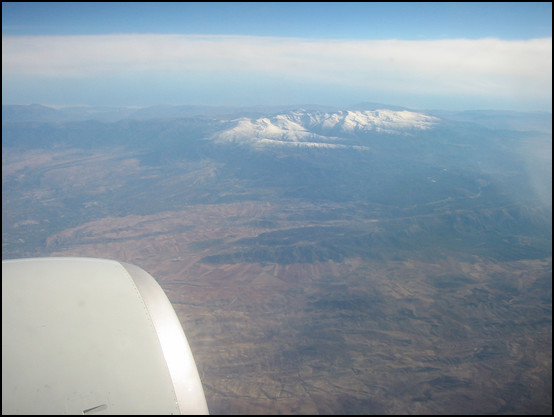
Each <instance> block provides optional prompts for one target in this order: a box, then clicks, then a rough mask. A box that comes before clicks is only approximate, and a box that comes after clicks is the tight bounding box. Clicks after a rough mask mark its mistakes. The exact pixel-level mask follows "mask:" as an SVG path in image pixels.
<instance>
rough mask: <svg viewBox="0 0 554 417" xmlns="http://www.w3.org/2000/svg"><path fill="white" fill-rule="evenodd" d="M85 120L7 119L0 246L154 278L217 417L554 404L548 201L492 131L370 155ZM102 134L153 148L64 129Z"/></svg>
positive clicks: (386, 145) (520, 408)
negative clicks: (249, 145) (272, 146)
mask: <svg viewBox="0 0 554 417" xmlns="http://www.w3.org/2000/svg"><path fill="white" fill-rule="evenodd" d="M82 123H83V124H85V126H82V125H80V124H78V123H74V124H71V123H67V124H64V123H61V124H58V125H37V126H35V127H34V128H32V127H31V128H29V126H25V127H24V128H23V127H21V126H20V125H7V124H6V126H4V123H3V137H8V139H10V138H11V139H10V140H9V141H8V142H7V143H3V152H2V184H3V187H2V206H3V207H2V247H3V249H2V252H3V253H2V255H3V259H9V258H16V257H30V256H91V257H101V258H109V259H117V260H121V261H125V262H130V263H133V264H136V265H138V266H140V267H142V268H143V269H145V270H146V271H148V272H149V273H150V274H152V276H154V277H155V278H156V279H157V280H158V282H159V283H160V285H161V286H162V288H163V289H164V290H165V291H166V293H167V295H168V297H169V299H170V301H171V302H172V304H173V306H174V308H175V310H176V311H177V314H178V316H179V318H180V320H181V322H182V324H183V327H184V329H185V333H186V335H187V338H188V341H189V343H190V345H191V349H192V351H193V355H194V357H195V359H196V362H197V366H198V370H199V372H200V377H201V379H202V382H203V385H204V390H205V394H206V398H207V402H208V407H209V409H210V412H211V413H213V414H458V413H460V414H514V413H515V414H550V413H551V411H552V321H551V319H552V311H551V307H552V257H551V254H552V249H551V206H550V208H549V209H548V208H547V209H546V210H545V209H543V208H540V207H539V206H538V203H536V202H535V201H532V202H529V201H528V200H526V199H527V196H528V195H530V193H531V191H529V190H527V189H523V188H521V189H518V190H519V191H518V194H519V196H520V198H517V199H513V198H512V197H511V193H510V192H509V191H507V190H508V188H506V184H513V186H520V185H521V184H522V181H523V180H522V179H521V176H520V175H519V174H518V173H517V172H515V171H514V169H515V170H516V171H517V170H518V169H520V167H519V166H518V165H514V164H513V161H512V160H503V159H502V158H503V157H504V156H506V155H508V154H507V153H502V152H503V151H502V152H500V151H499V152H497V148H496V147H495V146H497V145H498V143H496V144H494V143H493V144H491V143H488V144H487V145H484V148H485V150H486V152H481V150H479V152H478V153H479V156H478V157H474V156H475V154H473V153H468V154H462V151H460V149H463V152H466V151H467V152H469V151H468V149H469V150H471V149H475V148H476V147H477V146H481V145H480V142H479V141H477V140H473V139H472V138H471V137H470V138H469V139H468V138H467V134H466V133H464V135H466V136H464V135H460V136H459V137H455V139H453V142H455V143H453V144H451V143H450V142H448V143H447V142H444V143H443V142H440V141H439V140H438V139H434V138H441V137H442V136H441V135H442V134H443V133H440V134H436V136H432V137H431V136H429V137H425V138H423V139H421V143H424V142H425V141H426V140H431V139H432V140H435V142H433V143H434V145H437V143H440V144H442V145H441V146H436V147H434V148H433V149H432V151H433V155H439V156H440V157H436V158H435V157H431V156H429V155H430V152H431V151H430V150H429V148H424V150H422V151H421V153H420V154H418V155H419V156H418V155H415V156H414V155H413V154H412V153H411V152H412V151H413V150H414V149H420V147H421V143H420V142H417V140H419V139H417V138H416V139H414V140H412V141H406V140H404V138H397V139H398V141H399V142H398V143H403V144H404V143H405V144H406V145H402V146H407V147H408V148H407V149H404V150H403V148H401V147H400V148H399V147H398V146H400V145H398V143H396V144H394V146H393V144H392V142H391V141H392V139H390V140H389V139H388V137H387V138H386V139H387V140H384V139H382V137H381V136H377V137H375V138H373V140H374V142H371V143H370V144H369V146H370V147H371V148H372V151H371V153H370V152H366V153H361V152H360V153H354V151H352V154H350V153H346V151H344V152H345V153H343V154H341V157H340V158H337V159H333V158H335V156H334V155H335V154H331V153H330V151H319V150H318V151H315V150H314V151H311V150H310V151H302V152H298V153H296V154H295V155H294V156H293V157H290V156H289V155H288V154H287V153H286V152H285V151H282V150H279V151H272V152H270V153H263V152H261V151H260V150H254V151H252V150H245V149H244V148H242V147H240V146H239V147H230V148H226V149H225V150H223V151H220V150H218V149H219V148H218V147H216V146H215V145H213V144H207V145H206V144H204V142H200V141H197V142H194V143H195V144H194V146H192V145H191V146H190V147H185V148H184V149H183V148H182V147H180V146H181V145H176V143H177V144H179V143H180V142H178V140H181V139H182V137H183V135H182V131H183V129H184V130H187V129H189V128H190V125H191V123H189V122H187V123H188V124H186V123H185V125H186V126H185V127H184V128H183V127H182V124H181V122H179V121H173V122H167V123H168V125H169V126H170V128H167V129H166V128H165V127H164V128H163V129H162V128H160V126H164V124H163V123H162V122H156V123H154V122H152V124H148V123H147V122H142V123H143V124H139V126H138V127H136V126H134V125H133V123H137V124H138V122H128V124H127V125H125V124H124V123H127V122H122V123H119V124H117V123H115V124H109V123H105V124H98V125H95V124H91V123H89V122H82ZM172 123H173V124H172ZM175 123H176V124H175ZM195 123H196V122H195ZM198 123H200V122H198ZM91 126H92V127H91ZM194 126H196V125H194ZM147 128H148V129H149V130H148V129H147ZM212 128H213V127H210V128H209V129H212ZM33 129H34V130H33ZM133 129H138V130H136V131H135V130H133ZM159 129H162V130H159ZM195 129H196V130H195V131H203V130H202V129H204V130H209V129H208V128H204V127H200V128H199V127H197V126H196V127H195ZM85 130H86V131H87V132H88V133H86V132H85ZM91 130H92V132H93V133H94V134H97V135H100V136H101V135H104V136H102V137H111V136H110V135H113V136H116V135H123V134H124V135H126V136H125V137H126V138H128V137H138V134H137V133H136V132H137V131H140V132H144V131H148V132H149V133H148V135H151V137H155V138H158V140H159V142H156V143H158V145H156V146H159V147H156V146H154V145H151V144H149V145H144V143H142V145H141V146H136V147H130V146H129V145H128V143H127V142H124V143H115V144H112V143H109V144H106V143H101V144H100V145H98V144H97V145H95V146H92V145H91V144H90V143H88V142H87V145H86V146H85V145H82V146H81V145H79V146H77V145H76V142H75V141H74V139H71V138H70V139H67V138H68V137H70V136H71V134H70V133H68V132H69V131H73V132H75V133H74V134H75V136H76V137H77V136H79V137H80V138H87V137H89V136H90V137H93V136H94V135H93V133H90V131H91ZM112 130H113V131H115V133H114V132H112ZM100 131H101V132H102V133H99V132H100ZM187 131H188V130H187ZM122 132H123V133H122ZM480 134H481V135H484V133H480ZM17 135H19V136H17ZM148 135H147V134H146V133H145V134H144V137H148ZM487 135H492V136H493V137H496V136H494V135H493V134H491V133H490V132H487ZM19 137H21V138H23V137H25V138H32V139H33V140H31V139H28V140H26V141H22V142H21V143H17V140H15V139H13V138H19ZM168 137H169V138H171V140H170V141H169V142H167V141H166V142H163V141H164V140H166V139H167V138H168ZM483 137H484V136H483ZM487 137H488V136H487ZM518 137H519V136H518V135H515V134H514V135H513V136H512V137H511V138H512V139H513V140H515V139H517V138H518ZM44 138H50V139H49V140H50V141H51V142H49V145H48V146H43V145H41V144H40V143H39V144H37V143H38V142H40V141H39V139H44ZM60 138H62V139H60ZM175 138H178V139H175ZM429 138H431V139H429ZM514 138H515V139H514ZM83 140H84V139H83ZM126 140H127V139H126ZM137 140H138V139H137ZM394 140H396V139H394ZM400 140H402V141H403V142H400ZM440 140H442V139H440ZM72 141H73V142H72ZM437 141H438V142H437ZM106 142H109V140H107V139H106ZM52 143H54V144H55V143H58V146H55V145H53V144H52ZM168 143H169V145H168ZM425 143H427V142H425ZM162 145H163V148H162ZM462 145H463V146H462ZM498 146H500V145H498ZM506 146H508V145H506V142H502V146H500V148H499V149H501V150H505V148H506ZM391 149H394V150H395V152H397V154H396V155H395V156H394V158H393V157H390V159H388V160H383V159H379V158H380V157H381V156H383V155H385V154H386V153H387V152H388V151H389V150H391ZM404 151H405V152H404ZM312 152H313V153H312ZM348 152H351V151H348ZM418 152H419V151H418ZM366 154H367V155H366ZM360 155H361V156H360ZM492 155H494V156H492ZM346 156H352V158H353V159H352V161H353V162H350V161H349V160H346V159H344V158H346ZM489 157H490V158H489ZM479 158H482V159H479ZM495 158H496V159H495ZM450 160H452V161H456V162H455V163H454V162H452V164H453V165H448V164H450V162H448V161H450ZM409 161H415V162H409ZM445 161H446V162H445ZM484 161H487V162H490V161H493V162H494V163H493V164H490V163H489V164H488V165H487V164H485V163H484ZM357 164H358V165H357ZM443 164H444V165H443ZM464 164H465V165H464ZM326 167H328V168H329V170H330V171H329V170H327V168H326ZM514 167H515V168H514ZM550 170H551V166H550ZM279 173H280V174H281V175H280V177H279ZM385 189H387V190H388V194H383V192H382V190H385ZM525 201H527V202H525ZM545 213H546V215H545Z"/></svg>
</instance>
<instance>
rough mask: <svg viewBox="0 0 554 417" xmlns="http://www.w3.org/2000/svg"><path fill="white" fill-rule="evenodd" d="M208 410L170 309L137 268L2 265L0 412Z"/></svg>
mask: <svg viewBox="0 0 554 417" xmlns="http://www.w3.org/2000/svg"><path fill="white" fill-rule="evenodd" d="M93 413H102V414H207V413H208V407H207V404H206V399H205V396H204V391H203V389H202V383H201V381H200V378H199V375H198V371H197V369H196V364H195V362H194V358H193V356H192V353H191V350H190V347H189V344H188V342H187V339H186V336H185V333H184V332H183V329H182V327H181V324H180V322H179V319H178V318H177V315H176V314H175V311H174V309H173V307H172V306H171V304H170V302H169V300H168V299H167V297H166V295H165V293H164V291H163V290H162V288H161V287H160V286H159V285H158V283H157V282H156V281H155V280H154V278H152V276H150V275H149V274H148V273H147V272H145V271H144V270H143V269H141V268H139V267H137V266H135V265H131V264H127V263H123V262H116V261H111V260H105V259H94V258H31V259H16V260H8V261H2V414H93Z"/></svg>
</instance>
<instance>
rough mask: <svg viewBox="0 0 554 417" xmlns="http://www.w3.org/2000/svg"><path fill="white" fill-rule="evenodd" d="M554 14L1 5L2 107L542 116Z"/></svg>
mask: <svg viewBox="0 0 554 417" xmlns="http://www.w3.org/2000/svg"><path fill="white" fill-rule="evenodd" d="M551 90H552V4H551V3H326V2H321V3H114V2H112V3H31V4H29V3H9V2H8V3H2V103H3V104H30V103H42V104H50V105H125V106H147V105H156V104H211V105H238V106H242V105H254V104H306V103H319V104H330V105H345V106H347V105H349V104H354V103H357V102H363V101H372V102H384V103H388V104H397V105H404V106H408V107H412V108H420V109H424V108H443V109H479V108H496V109H510V110H546V111H551V108H552V105H551V101H552V95H551Z"/></svg>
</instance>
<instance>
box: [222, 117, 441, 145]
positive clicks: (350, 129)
mask: <svg viewBox="0 0 554 417" xmlns="http://www.w3.org/2000/svg"><path fill="white" fill-rule="evenodd" d="M438 121H439V119H438V118H437V117H434V116H429V115H426V114H423V113H416V112H412V111H407V110H402V111H395V110H388V109H382V110H373V111H351V110H346V111H337V112H334V113H326V112H320V111H306V110H296V111H290V112H287V113H284V114H278V115H275V116H271V117H261V118H257V119H251V118H247V117H242V118H239V119H236V120H235V123H236V124H235V125H234V126H233V127H231V128H229V129H227V130H224V131H222V132H219V133H217V134H216V135H215V136H214V139H215V140H216V141H218V142H235V143H242V144H250V145H253V146H255V147H263V146H266V145H288V146H308V147H324V148H344V147H350V146H348V145H345V144H343V143H341V142H342V141H344V140H345V138H348V137H351V136H352V135H357V134H363V133H367V132H370V131H374V132H376V133H384V134H403V135H409V134H410V133H411V132H413V131H419V130H426V129H430V128H432V127H433V126H435V125H436V124H437V123H438ZM358 148H363V147H358Z"/></svg>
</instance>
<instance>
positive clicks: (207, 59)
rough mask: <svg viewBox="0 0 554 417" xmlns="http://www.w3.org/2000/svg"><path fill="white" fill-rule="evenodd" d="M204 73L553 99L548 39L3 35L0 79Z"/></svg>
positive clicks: (427, 92) (369, 87)
mask: <svg viewBox="0 0 554 417" xmlns="http://www.w3.org/2000/svg"><path fill="white" fill-rule="evenodd" d="M141 71H142V72H145V71H146V72H150V73H157V74H162V75H163V74H167V75H168V76H171V75H172V74H179V75H182V74H183V73H187V72H189V71H192V72H194V71H196V72H202V71H210V72H215V73H217V74H220V75H221V76H222V77H232V76H236V75H244V74H256V75H257V76H261V77H263V76H268V77H285V78H287V79H290V80H294V81H306V82H309V83H319V84H327V85H335V86H336V85H338V86H350V87H352V86H356V87H360V88H362V89H376V88H377V89H380V90H391V91H403V92H411V93H419V94H445V93H448V94H461V95H481V96H486V95H494V96H496V97H503V96H506V97H515V96H518V95H521V96H523V97H526V98H527V99H530V98H532V97H535V96H536V97H538V98H540V99H541V100H548V99H551V97H552V94H551V90H552V38H545V39H534V40H528V41H507V40H499V39H480V40H468V39H453V40H436V41H402V40H368V41H363V40H358V41H355V40H328V41H325V40H319V39H318V40H312V39H294V38H271V37H250V36H215V35H214V36H204V35H202V36H200V35H155V34H137V35H133V34H128V35H94V36H92V35H91V36H88V35H87V36H3V37H2V76H3V78H4V77H9V76H14V75H16V76H19V77H21V76H40V77H53V78H67V77H69V78H75V77H77V78H79V77H82V78H86V77H91V76H94V77H98V76H104V75H107V76H109V75H114V74H115V75H121V74H132V73H135V72H141Z"/></svg>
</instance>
